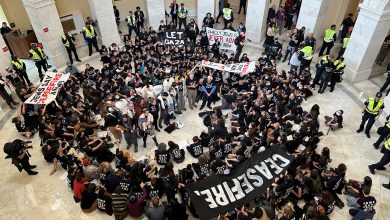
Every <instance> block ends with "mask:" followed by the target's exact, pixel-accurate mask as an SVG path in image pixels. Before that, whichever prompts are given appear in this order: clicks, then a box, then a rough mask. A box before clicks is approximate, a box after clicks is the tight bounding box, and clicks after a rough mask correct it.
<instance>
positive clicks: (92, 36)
mask: <svg viewBox="0 0 390 220" xmlns="http://www.w3.org/2000/svg"><path fill="white" fill-rule="evenodd" d="M83 36H84V39H85V40H86V41H87V43H88V51H89V56H91V55H92V46H93V47H95V49H96V52H99V47H98V45H97V39H96V32H95V28H94V27H93V26H92V25H91V23H90V22H89V21H87V22H85V27H84V28H83Z"/></svg>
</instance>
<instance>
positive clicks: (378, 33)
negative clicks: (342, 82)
mask: <svg viewBox="0 0 390 220" xmlns="http://www.w3.org/2000/svg"><path fill="white" fill-rule="evenodd" d="M378 3H379V4H378ZM386 3H387V4H389V3H388V1H386ZM386 3H383V2H380V1H369V0H365V1H364V2H363V3H362V4H361V7H360V12H359V16H358V18H357V20H356V23H355V26H354V29H353V32H352V35H351V39H350V41H349V44H348V47H347V49H346V51H345V53H344V58H345V62H346V64H347V68H346V70H345V73H344V78H345V79H346V80H348V81H349V82H359V81H363V80H367V79H368V78H369V77H370V74H371V71H372V66H373V65H374V62H375V59H376V57H377V54H378V51H379V50H380V48H381V46H382V43H383V40H384V39H385V37H386V36H387V33H388V30H389V29H390V5H387V7H384V6H385V4H386Z"/></svg>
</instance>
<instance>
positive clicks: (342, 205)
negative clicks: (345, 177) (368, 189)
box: [335, 200, 344, 209]
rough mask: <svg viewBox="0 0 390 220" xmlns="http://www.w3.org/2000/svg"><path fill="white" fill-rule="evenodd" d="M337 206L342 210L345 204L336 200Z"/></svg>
mask: <svg viewBox="0 0 390 220" xmlns="http://www.w3.org/2000/svg"><path fill="white" fill-rule="evenodd" d="M335 205H336V206H337V207H339V208H340V209H342V208H343V207H344V203H343V201H341V200H336V202H335Z"/></svg>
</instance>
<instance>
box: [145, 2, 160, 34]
mask: <svg viewBox="0 0 390 220" xmlns="http://www.w3.org/2000/svg"><path fill="white" fill-rule="evenodd" d="M146 8H147V11H148V21H149V26H150V27H152V28H153V29H154V30H157V29H158V26H160V21H161V20H163V21H164V22H165V4H164V0H146Z"/></svg>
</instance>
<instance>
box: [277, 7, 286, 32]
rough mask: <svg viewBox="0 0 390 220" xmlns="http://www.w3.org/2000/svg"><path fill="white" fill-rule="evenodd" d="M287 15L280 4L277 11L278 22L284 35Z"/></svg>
mask: <svg viewBox="0 0 390 220" xmlns="http://www.w3.org/2000/svg"><path fill="white" fill-rule="evenodd" d="M285 17H286V15H285V13H284V9H283V7H282V6H279V9H278V11H277V12H276V23H277V24H278V27H279V35H282V31H283V30H284V19H285Z"/></svg>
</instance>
